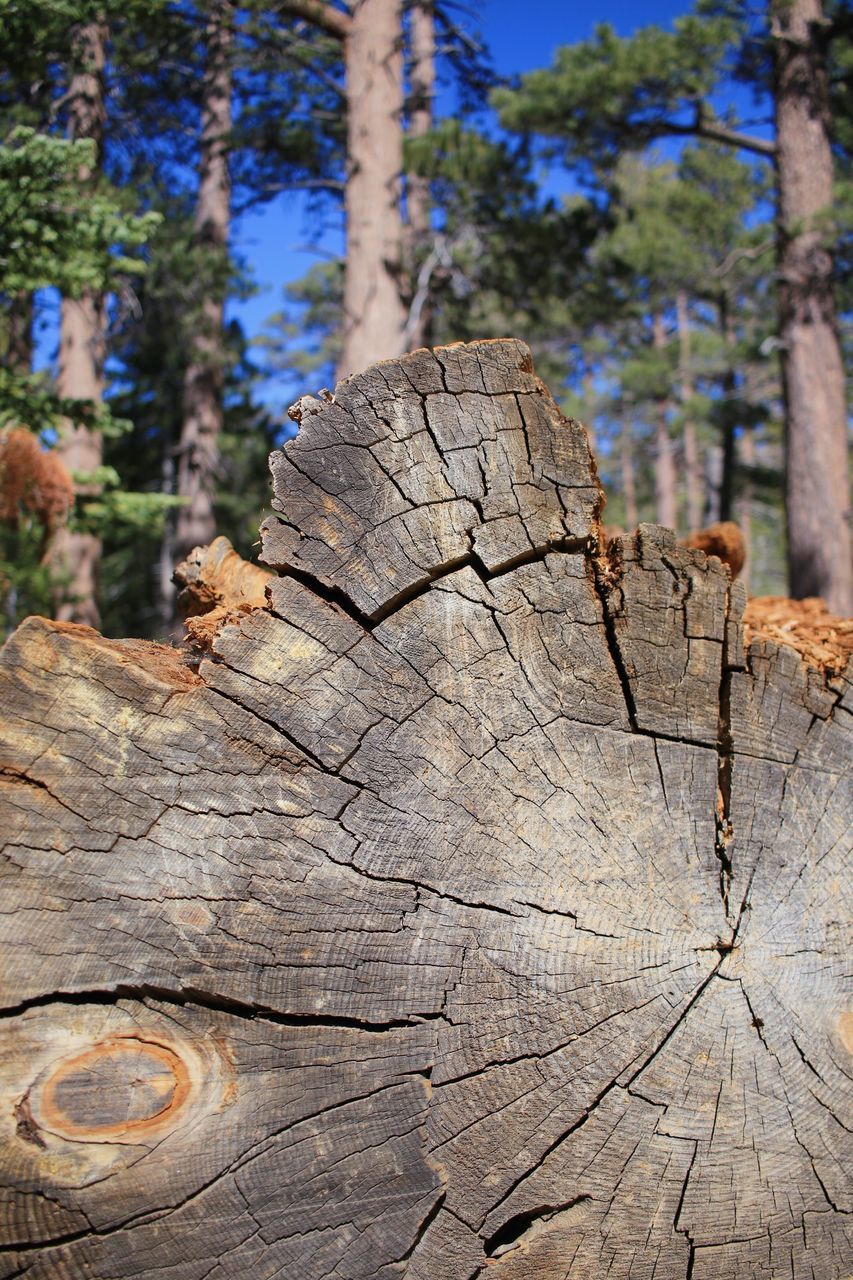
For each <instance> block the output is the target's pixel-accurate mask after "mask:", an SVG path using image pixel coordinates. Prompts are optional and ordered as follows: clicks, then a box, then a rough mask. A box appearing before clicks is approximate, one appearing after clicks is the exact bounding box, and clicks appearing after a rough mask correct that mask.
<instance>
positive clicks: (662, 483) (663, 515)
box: [652, 311, 678, 529]
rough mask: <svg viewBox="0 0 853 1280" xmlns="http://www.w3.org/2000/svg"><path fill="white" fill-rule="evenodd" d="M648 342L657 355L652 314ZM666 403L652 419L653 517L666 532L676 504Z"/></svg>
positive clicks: (658, 318)
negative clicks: (655, 517) (653, 439)
mask: <svg viewBox="0 0 853 1280" xmlns="http://www.w3.org/2000/svg"><path fill="white" fill-rule="evenodd" d="M652 323H653V329H652V341H653V342H654V345H655V347H656V348H657V349H658V350H659V351H663V350H664V348H665V347H666V334H665V332H664V325H663V316H662V315H661V313H660V312H659V311H658V312H655V315H654V317H653V321H652ZM668 413H669V399H668V398H667V397H663V398H661V399H660V400H659V401H658V404H657V412H656V415H655V514H656V515H657V521H658V524H661V525H664V526H665V528H667V529H675V528H677V526H678V512H677V504H676V478H675V456H674V453H673V448H672V438H671V436H670V434H669V423H668V421H667V417H668Z"/></svg>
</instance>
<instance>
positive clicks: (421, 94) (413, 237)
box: [406, 0, 435, 347]
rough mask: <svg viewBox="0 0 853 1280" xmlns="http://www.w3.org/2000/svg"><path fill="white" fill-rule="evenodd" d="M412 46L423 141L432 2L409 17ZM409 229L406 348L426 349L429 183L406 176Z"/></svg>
mask: <svg viewBox="0 0 853 1280" xmlns="http://www.w3.org/2000/svg"><path fill="white" fill-rule="evenodd" d="M409 45H410V52H411V59H412V70H411V77H410V89H409V93H410V100H411V106H410V112H409V127H408V135H409V137H410V138H422V137H424V136H425V135H426V134H427V133H429V131H430V129H431V128H432V103H433V96H434V94H435V18H434V15H433V5H432V3H431V0H419V2H418V3H417V4H415V5H413V7H412V9H411V11H410V15H409ZM406 210H407V214H408V226H407V228H406V230H407V235H406V241H407V247H408V256H409V277H410V289H409V292H410V294H411V299H410V314H409V316H408V318H407V322H406V345H407V346H410V347H426V346H429V344H430V339H431V330H432V309H431V306H430V298H429V282H427V287H426V290H425V293H424V296H421V291H420V290H418V288H417V264H418V261H419V260H420V259H421V258H422V257H424V256H425V250H426V247H427V246H428V244H429V240H430V190H429V179H428V178H422V177H419V176H418V174H415V173H409V174H407V176H406Z"/></svg>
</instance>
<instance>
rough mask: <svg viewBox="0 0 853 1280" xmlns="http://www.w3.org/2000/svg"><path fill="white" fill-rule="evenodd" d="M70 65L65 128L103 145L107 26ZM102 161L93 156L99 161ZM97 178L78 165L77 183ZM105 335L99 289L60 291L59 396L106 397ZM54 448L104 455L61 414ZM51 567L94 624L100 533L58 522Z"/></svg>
mask: <svg viewBox="0 0 853 1280" xmlns="http://www.w3.org/2000/svg"><path fill="white" fill-rule="evenodd" d="M73 43H74V56H75V63H76V67H77V69H76V70H75V72H74V74H73V76H72V78H71V84H70V86H69V94H68V120H69V126H68V131H69V135H70V137H72V138H74V139H78V138H90V139H92V140H94V142H95V144H96V146H97V148H98V151H100V147H101V143H102V140H103V131H104V110H105V108H104V89H103V73H104V56H105V43H106V28H105V26H104V25H103V24H102V23H99V22H93V23H89V24H87V25H85V26H82V27H80V28H79V29H78V31H77V32H76V33H75V37H74V42H73ZM99 162H100V161H98V163H99ZM93 178H94V174H93V173H92V172H90V171H89V170H88V169H81V171H80V174H79V180H80V184H81V186H85V185H87V184H88V183H89V182H91V181H92V180H93ZM105 343H106V307H105V300H104V298H103V297H102V296H100V295H97V294H94V293H92V292H91V291H89V290H86V291H84V292H83V293H82V294H81V295H80V297H78V298H70V297H69V298H63V299H62V303H61V319H60V335H59V370H58V376H57V382H56V389H57V391H58V393H59V394H60V395H61V396H65V397H68V398H69V399H73V400H88V401H90V402H91V403H92V405H93V406H97V405H100V404H101V403H102V401H103V397H104V374H103V371H104V356H105ZM57 450H58V452H59V456H60V458H61V460H62V462H63V463H64V464H65V466H66V467H67V468H68V470H69V471H70V472H71V473H72V474H74V473H82V474H84V475H85V474H86V473H91V472H94V471H96V470H97V469H98V468H99V467H100V466H101V465H102V463H103V444H102V440H101V435H100V432H99V431H97V430H95V429H93V428H91V427H87V426H82V425H75V424H74V423H72V422H66V423H64V425H63V426H62V427H61V429H60V432H59V441H58V444H57ZM76 489H77V494H78V496H80V497H86V496H92V495H94V494H97V492H98V489H97V485H96V484H94V483H93V482H91V481H86V480H82V481H81V482H80V483H79V484H78V485H77V486H76ZM52 559H53V568H54V573H55V575H56V578H57V588H56V593H55V594H56V598H55V605H54V612H55V615H56V617H57V618H58V619H59V620H61V621H65V622H82V623H86V624H88V625H89V626H93V627H97V626H98V625H99V623H100V614H99V611H98V574H99V569H100V563H101V540H100V538H99V537H97V536H96V535H95V534H93V533H87V532H81V531H72V530H71V529H69V528H62V529H60V530H59V531H58V532H57V535H56V538H55V539H54V542H53V547H52Z"/></svg>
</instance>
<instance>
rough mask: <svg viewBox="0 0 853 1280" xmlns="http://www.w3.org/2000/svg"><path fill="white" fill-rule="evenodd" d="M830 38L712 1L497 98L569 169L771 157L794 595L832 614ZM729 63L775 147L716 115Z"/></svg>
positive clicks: (840, 484)
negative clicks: (736, 155) (661, 143)
mask: <svg viewBox="0 0 853 1280" xmlns="http://www.w3.org/2000/svg"><path fill="white" fill-rule="evenodd" d="M836 29H837V30H838V31H841V29H842V26H841V25H840V24H836ZM832 34H833V31H832V30H831V29H829V30H828V29H827V25H826V24H825V23H824V21H823V15H822V11H821V6H820V0H778V3H776V0H770V3H769V6H768V9H767V11H766V12H765V14H764V15H763V17H762V19H761V20H759V21H756V20H755V19H754V17H753V16H752V13H751V11H750V10H748V9H747V6H746V5H745V4H741V3H739V0H732V3H729V4H726V3H715V2H714V0H709V3H706V4H704V5H701V6H700V8H699V11H698V12H697V13H696V14H694V15H691V16H689V17H685V18H682V19H679V20H678V21H677V22H676V24H675V29H674V31H673V32H665V31H663V30H661V29H660V28H657V27H647V28H643V29H641V30H640V31H638V32H637V33H636V35H634V36H633V37H630V38H627V39H620V38H619V37H618V36H617V35H616V34H615V32H614V31H613V30H612V28H610V27H599V28H597V30H596V33H595V36H594V37H593V39H592V40H590V41H585V42H582V43H580V44H578V45H574V46H569V47H564V48H562V49H560V50H558V52H557V55H556V58H555V63H554V66H553V68H551V69H550V70H547V71H537V72H533V73H531V74H529V75H527V76H525V77H523V79H522V82H521V85H520V86H519V87H518V88H517V89H515V90H509V91H507V90H504V91H501V92H500V93H499V94H498V95H496V103H497V105H498V107H499V109H500V111H501V117H502V120H503V123H504V124H505V125H506V126H507V127H509V128H515V129H522V130H529V131H534V132H537V133H539V134H544V135H547V136H551V137H554V138H557V139H559V140H560V145H561V147H562V151H563V155H564V157H565V158H566V159H567V160H569V161H570V162H576V161H578V160H581V161H583V162H585V163H587V164H590V163H594V164H595V165H597V166H598V167H599V168H600V167H601V166H602V165H603V164H604V163H606V161H607V159H608V158H609V159H610V160H611V161H615V159H616V158H617V157H618V155H619V154H621V153H622V152H623V151H627V150H638V149H642V148H643V147H645V146H647V145H648V144H649V143H651V142H652V141H653V140H654V139H655V138H659V137H663V136H675V137H700V138H706V139H712V140H716V141H718V142H722V143H725V144H726V145H730V146H732V147H735V148H739V149H742V150H746V151H749V152H753V153H755V154H758V155H761V156H766V157H769V158H771V159H773V160H774V162H775V166H776V168H775V173H776V179H777V191H776V196H777V210H778V217H779V223H778V234H777V240H776V254H777V272H778V275H779V278H780V281H781V288H780V290H779V340H780V346H781V348H782V351H783V359H782V371H783V381H784V386H785V401H786V439H787V468H786V473H787V495H786V510H787V514H788V534H789V537H788V542H789V561H790V573H791V589H792V592H793V593H794V594H795V595H798V596H800V595H804V594H811V593H816V592H819V593H821V594H823V595H825V596H826V598H827V600H828V602H829V604H830V606H831V607H832V608H834V609H835V610H836V611H839V612H850V611H851V608H853V600H851V573H853V568H851V557H850V536H849V530H848V528H847V524H846V511H847V507H848V495H847V485H846V479H845V477H846V462H845V451H846V418H845V415H844V406H843V395H842V391H843V387H842V382H841V379H840V355H839V348H838V337H837V322H836V315H835V303H834V297H833V287H832V286H833V277H832V251H831V248H832V246H831V241H830V240H829V239H828V232H829V229H830V227H831V218H830V205H831V198H832V162H831V128H832V122H831V119H830V110H829V108H830V95H829V89H828V80H827V58H828V55H827V48H828V46H829V45H830V36H831V35H832ZM732 54H734V55H736V56H738V58H739V61H738V64H737V66H736V71H737V73H738V74H739V75H741V76H742V77H743V78H745V79H748V80H749V82H750V83H752V84H753V85H754V86H755V87H756V88H757V89H758V90H761V89H762V88H764V87H766V88H769V89H770V90H771V91H772V100H773V104H774V114H775V126H776V138H775V141H769V140H767V139H765V138H763V137H758V136H750V135H748V134H745V133H744V132H742V131H741V130H740V129H739V128H738V127H737V125H736V122H735V121H734V119H733V118H732V119H729V118H726V119H723V120H720V119H718V118H716V117H715V115H714V114H713V112H712V110H711V107H710V105H709V102H710V95H711V94H712V92H713V91H714V90H715V88H717V87H718V85H719V82H720V80H721V79H722V77H723V72H724V68H725V66H726V59H727V58H729V57H730V56H731V55H732ZM831 56H832V55H831V53H830V57H831ZM806 174H808V175H809V176H808V178H807V179H806ZM817 383H819V384H820V386H819V388H818V386H817ZM817 512H820V518H819V519H818V518H817V517H816V513H817Z"/></svg>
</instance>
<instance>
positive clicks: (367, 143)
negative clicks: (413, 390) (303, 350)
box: [338, 0, 406, 377]
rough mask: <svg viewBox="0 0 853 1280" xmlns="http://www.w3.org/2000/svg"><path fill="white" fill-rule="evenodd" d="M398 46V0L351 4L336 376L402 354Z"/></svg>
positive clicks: (364, 0) (403, 311) (400, 65)
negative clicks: (342, 278)
mask: <svg viewBox="0 0 853 1280" xmlns="http://www.w3.org/2000/svg"><path fill="white" fill-rule="evenodd" d="M401 46H402V38H401V18H400V0H355V3H354V4H353V6H352V23H351V26H350V28H349V31H348V34H347V37H346V39H345V41H344V50H345V59H346V85H347V109H348V133H347V150H348V164H349V173H348V176H347V186H346V223H347V259H346V279H345V284H344V343H343V351H342V353H341V359H340V365H339V369H338V374H339V376H340V377H343V376H345V375H346V374H349V373H357V372H359V371H360V370H362V369H364V368H366V366H367V365H368V364H370V363H371V362H372V361H375V360H385V359H388V358H390V357H392V356H397V355H400V354H401V352H402V351H403V348H404V332H405V327H406V308H405V306H404V304H403V299H402V296H401V290H400V284H401V281H400V272H401V261H400V258H401V249H402V241H403V222H402V216H401V212H400V175H401V173H402V169H403V132H402V110H403V55H402V47H401Z"/></svg>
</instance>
